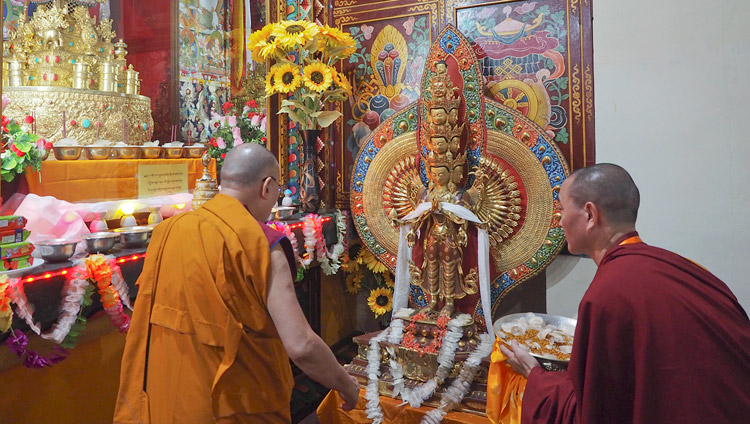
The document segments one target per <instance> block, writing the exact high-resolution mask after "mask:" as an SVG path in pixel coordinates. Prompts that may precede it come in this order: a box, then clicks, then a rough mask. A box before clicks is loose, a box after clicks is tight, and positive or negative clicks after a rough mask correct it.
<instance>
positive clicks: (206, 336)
mask: <svg viewBox="0 0 750 424" xmlns="http://www.w3.org/2000/svg"><path fill="white" fill-rule="evenodd" d="M264 227H265V224H262V223H259V222H257V221H256V220H255V219H254V218H253V217H252V215H250V213H249V212H248V211H247V210H246V209H245V207H244V206H243V205H242V204H241V203H240V202H239V201H237V200H236V199H234V198H232V197H230V196H226V195H221V194H219V195H217V196H216V197H215V198H214V199H213V200H211V201H209V202H207V203H206V204H204V205H203V207H201V208H200V209H198V210H196V211H192V212H189V213H185V214H182V215H178V216H176V217H174V218H171V219H169V220H167V221H165V222H164V223H162V224H160V225H159V226H157V228H156V229H155V230H154V234H153V237H152V239H151V242H150V244H149V247H148V251H147V256H146V260H145V263H144V267H143V271H142V273H141V276H140V278H139V279H138V283H137V284H138V287H139V291H138V297H137V302H136V304H135V309H134V312H133V320H132V323H131V326H130V330H129V332H128V335H127V341H126V344H125V352H124V355H123V361H122V370H121V375H120V390H119V393H118V398H117V404H116V409H115V420H114V421H115V422H116V423H135V422H142V423H149V422H154V423H159V424H161V423H173V422H174V423H212V422H216V421H225V420H226V421H239V422H243V421H247V422H279V421H286V422H288V421H289V401H290V397H291V390H292V386H293V378H292V372H291V367H290V365H289V357H288V355H287V353H286V351H285V350H284V347H283V345H282V343H281V339H280V338H279V335H278V333H277V331H276V327H275V326H274V324H273V322H272V320H271V317H270V315H269V314H268V311H267V306H266V299H267V295H268V276H269V271H270V261H271V256H270V248H272V247H273V245H274V244H275V243H276V242H279V241H280V240H282V241H286V243H284V244H282V246H284V249H285V253H287V256H288V258H287V259H288V260H289V252H290V251H291V244H289V242H288V240H287V239H286V238H283V235H281V234H280V233H278V232H275V231H274V230H271V229H269V228H268V227H265V228H266V229H265V230H264ZM269 236H270V237H269ZM269 247H270V248H269ZM292 260H293V259H292ZM290 265H291V266H292V267H293V266H294V262H292V263H291V264H290ZM292 270H293V268H292ZM144 390H145V391H144ZM264 414H265V415H264Z"/></svg>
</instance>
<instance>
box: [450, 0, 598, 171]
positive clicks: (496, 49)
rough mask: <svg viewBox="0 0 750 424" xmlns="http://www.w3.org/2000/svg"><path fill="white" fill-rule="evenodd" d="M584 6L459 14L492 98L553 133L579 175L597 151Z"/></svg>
mask: <svg viewBox="0 0 750 424" xmlns="http://www.w3.org/2000/svg"><path fill="white" fill-rule="evenodd" d="M586 3H587V4H588V2H586ZM582 6H584V5H581V4H580V3H579V2H570V4H568V2H566V1H560V0H553V1H532V2H502V3H490V4H483V3H477V4H474V5H466V6H460V7H456V8H455V10H454V15H455V20H456V22H457V25H458V28H459V30H461V31H462V32H463V33H464V34H465V35H466V36H467V37H468V38H469V39H470V40H472V46H473V47H474V50H475V52H476V54H477V57H478V58H479V59H480V60H481V62H482V66H483V75H484V78H485V81H486V84H487V85H486V87H487V91H488V93H487V94H488V95H491V96H492V97H494V98H495V100H497V101H499V102H502V103H503V104H505V105H506V106H510V107H513V108H515V109H517V110H519V111H520V112H521V113H523V114H524V115H526V116H528V117H529V118H531V119H532V120H533V121H534V122H536V123H537V124H538V125H539V126H540V127H542V129H544V130H546V132H547V133H548V134H549V135H550V136H551V137H553V139H554V140H555V141H556V142H557V143H558V147H560V148H561V150H563V151H564V152H565V153H566V159H567V160H568V163H569V164H570V165H571V168H574V169H575V168H578V167H581V166H584V165H585V164H591V163H593V152H594V151H593V143H592V142H593V82H592V81H591V80H592V68H591V61H590V56H589V57H588V58H587V57H586V56H587V54H586V53H587V52H586V51H585V50H586V47H587V46H584V38H583V37H585V36H586V35H587V34H588V35H589V36H590V24H589V25H584V24H582V23H581V19H583V18H582V17H581V16H580V15H581V12H582V11H583V7H582ZM589 11H590V9H589ZM577 15H579V25H580V27H575V25H576V19H575V18H576V16H577ZM582 29H583V30H582ZM586 29H588V32H587V31H586ZM589 42H590V38H589ZM589 47H590V46H589ZM588 53H589V54H590V52H588ZM586 59H588V61H587V60H586ZM582 80H584V83H586V84H588V86H587V87H586V86H584V83H582ZM586 121H589V122H590V126H591V129H592V131H591V132H590V133H589V134H587V133H586ZM587 138H589V139H587Z"/></svg>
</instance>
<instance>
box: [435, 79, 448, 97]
mask: <svg viewBox="0 0 750 424" xmlns="http://www.w3.org/2000/svg"><path fill="white" fill-rule="evenodd" d="M447 93H448V90H447V89H446V88H445V82H443V81H433V82H432V96H433V98H436V97H445V95H446V94H447Z"/></svg>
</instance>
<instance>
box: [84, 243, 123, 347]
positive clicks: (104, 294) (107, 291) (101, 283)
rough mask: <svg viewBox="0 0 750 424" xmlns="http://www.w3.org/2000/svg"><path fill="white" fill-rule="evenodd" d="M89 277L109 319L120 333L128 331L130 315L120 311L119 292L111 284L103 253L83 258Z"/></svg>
mask: <svg viewBox="0 0 750 424" xmlns="http://www.w3.org/2000/svg"><path fill="white" fill-rule="evenodd" d="M84 263H85V264H86V268H87V269H88V271H89V277H90V278H91V279H93V280H94V281H95V282H96V287H97V289H98V290H99V296H100V297H101V301H102V305H103V306H104V310H105V311H107V315H109V319H110V320H111V321H112V323H113V324H114V325H115V326H116V327H117V329H118V330H120V332H121V333H125V332H127V331H128V328H129V327H130V317H129V316H127V315H125V313H124V312H123V311H122V302H121V301H120V294H119V293H118V292H117V290H116V289H115V288H114V287H113V286H112V274H113V270H112V267H111V266H110V265H109V263H108V262H107V258H106V257H105V256H104V255H91V256H89V257H88V258H85V259H84Z"/></svg>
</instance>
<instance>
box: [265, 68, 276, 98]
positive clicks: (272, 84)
mask: <svg viewBox="0 0 750 424" xmlns="http://www.w3.org/2000/svg"><path fill="white" fill-rule="evenodd" d="M274 93H276V72H275V71H274V69H273V68H271V70H270V71H269V72H268V73H267V74H266V96H270V95H271V94H274Z"/></svg>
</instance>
